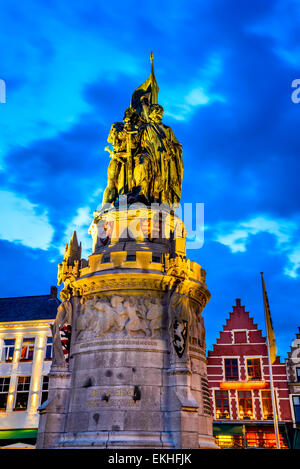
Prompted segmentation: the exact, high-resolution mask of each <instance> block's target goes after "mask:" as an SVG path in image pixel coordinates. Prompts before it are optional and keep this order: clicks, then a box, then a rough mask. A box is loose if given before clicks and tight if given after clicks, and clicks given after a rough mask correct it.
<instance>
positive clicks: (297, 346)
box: [286, 328, 300, 427]
mask: <svg viewBox="0 0 300 469" xmlns="http://www.w3.org/2000/svg"><path fill="white" fill-rule="evenodd" d="M286 368H287V376H288V385H289V391H290V405H291V410H292V418H293V424H294V427H296V424H298V426H299V425H300V328H299V333H298V334H297V336H296V339H295V340H293V342H292V345H291V351H290V352H289V353H288V358H287V360H286Z"/></svg>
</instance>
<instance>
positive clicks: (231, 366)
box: [225, 358, 239, 381]
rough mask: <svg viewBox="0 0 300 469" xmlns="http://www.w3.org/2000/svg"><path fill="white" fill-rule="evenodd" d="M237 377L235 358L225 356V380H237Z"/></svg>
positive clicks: (237, 368) (237, 370)
mask: <svg viewBox="0 0 300 469" xmlns="http://www.w3.org/2000/svg"><path fill="white" fill-rule="evenodd" d="M238 379H239V367H238V360H237V358H226V359H225V380H226V381H238Z"/></svg>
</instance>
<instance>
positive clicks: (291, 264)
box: [284, 244, 300, 278]
mask: <svg viewBox="0 0 300 469" xmlns="http://www.w3.org/2000/svg"><path fill="white" fill-rule="evenodd" d="M287 258H288V265H287V266H286V267H285V269H284V273H285V275H288V276H289V277H292V278H297V277H298V276H299V275H300V273H299V272H298V271H299V268H300V244H298V245H297V246H295V247H294V248H292V249H291V251H290V252H289V253H288V254H287Z"/></svg>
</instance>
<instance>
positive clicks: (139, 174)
mask: <svg viewBox="0 0 300 469" xmlns="http://www.w3.org/2000/svg"><path fill="white" fill-rule="evenodd" d="M150 57H151V74H150V76H149V78H148V79H147V80H146V81H145V82H144V83H143V84H142V85H141V86H139V87H138V88H137V89H136V90H135V91H134V93H133V95H132V97H131V103H130V108H128V109H126V111H125V115H124V119H123V122H115V123H114V124H113V125H112V127H111V130H110V133H109V136H108V139H107V141H108V143H111V144H112V146H113V150H111V149H110V148H109V147H106V148H105V149H106V150H108V151H109V152H110V156H111V161H110V164H109V166H108V172H107V187H106V189H105V191H104V195H103V205H104V204H107V203H108V204H114V205H117V204H118V201H119V198H120V196H122V195H125V196H127V203H128V205H130V204H131V203H134V202H143V203H146V204H147V205H150V204H151V203H152V202H158V203H164V204H168V205H169V206H174V205H176V204H178V203H179V202H180V197H181V186H182V176H183V163H182V146H181V144H180V143H179V142H178V140H177V139H176V137H175V135H174V132H173V130H172V129H171V127H168V126H166V125H165V124H163V123H162V117H163V111H164V110H163V107H162V106H160V105H159V104H158V90H159V88H158V85H157V82H156V78H155V75H154V68H153V54H152V52H151V56H150Z"/></svg>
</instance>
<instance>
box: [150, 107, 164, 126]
mask: <svg viewBox="0 0 300 469" xmlns="http://www.w3.org/2000/svg"><path fill="white" fill-rule="evenodd" d="M163 113H164V108H163V107H162V106H161V105H160V104H151V106H150V107H149V118H150V120H151V121H153V122H155V123H157V124H160V123H161V121H162V118H163Z"/></svg>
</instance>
